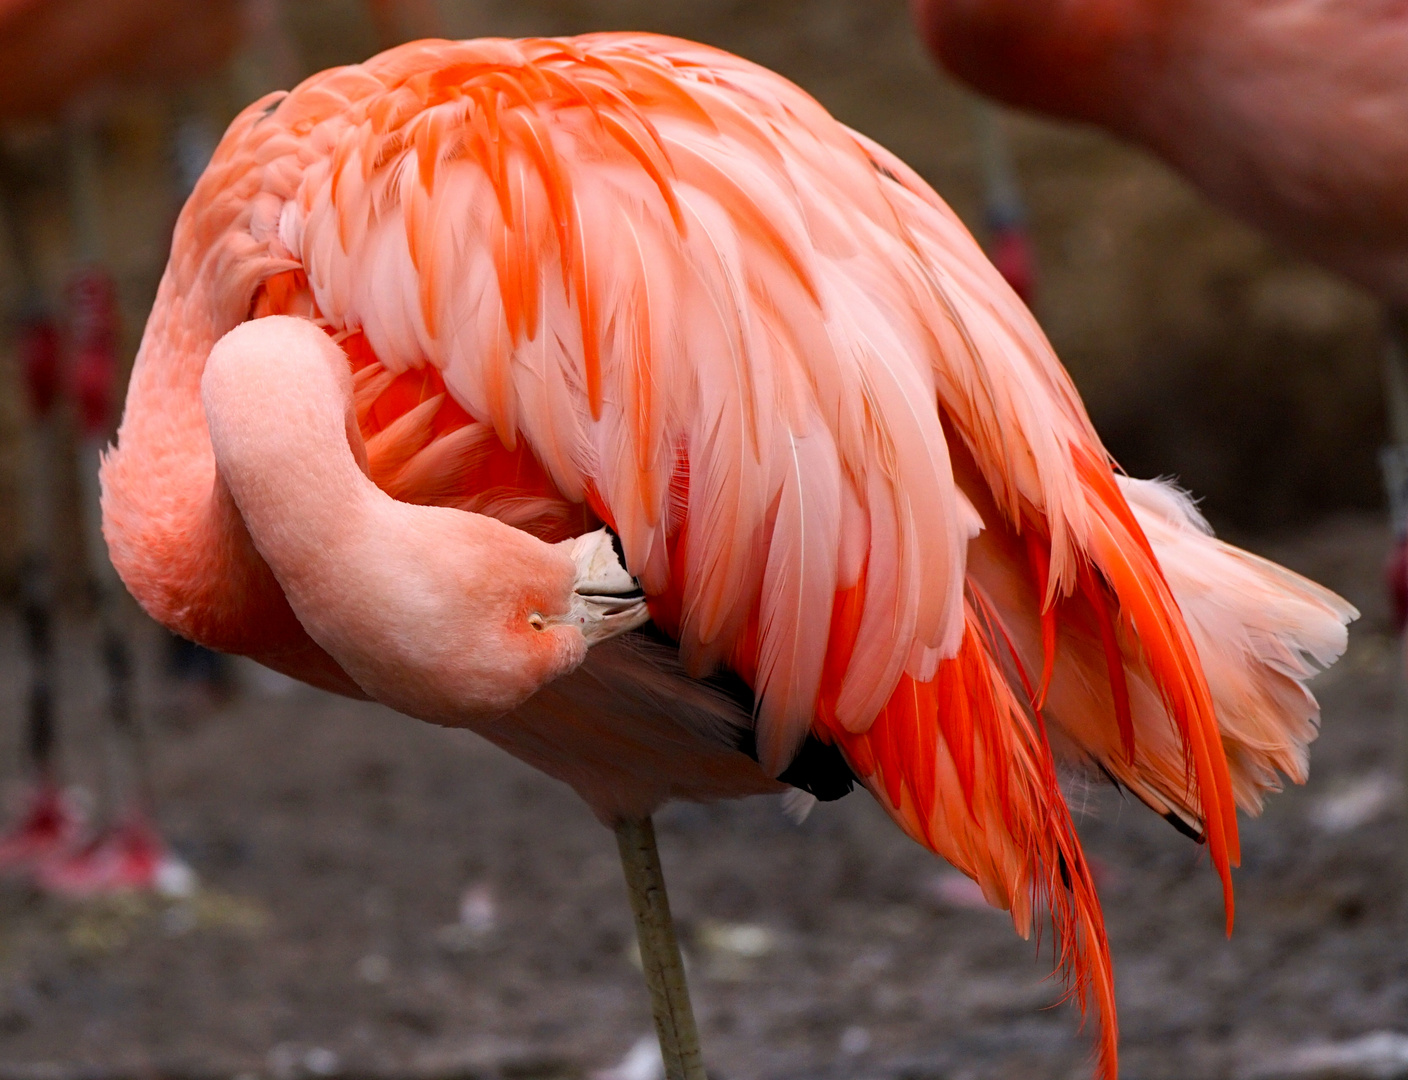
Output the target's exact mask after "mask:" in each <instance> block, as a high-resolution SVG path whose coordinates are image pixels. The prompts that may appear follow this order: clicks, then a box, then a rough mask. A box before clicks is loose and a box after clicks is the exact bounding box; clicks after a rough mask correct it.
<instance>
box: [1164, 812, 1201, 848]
mask: <svg viewBox="0 0 1408 1080" xmlns="http://www.w3.org/2000/svg"><path fill="white" fill-rule="evenodd" d="M1164 820H1165V821H1167V822H1168V823H1169V824H1170V825H1172V826H1173V827H1174V828H1175V829H1177V830H1178V831H1179V832H1181V833H1182V834H1183V835H1184V836H1186V837H1188V839H1189V840H1192V841H1193V842H1194V843H1195V844H1205V843H1207V834H1206V833H1200V832H1198V831H1196V830H1195V829H1194V828H1193V826H1191V825H1189V824H1188V822H1186V821H1184V820H1183V819H1182V818H1181V817H1179V816H1178V815H1177V814H1175V813H1174V812H1173V811H1172V810H1170V811H1169V812H1168V813H1167V814H1165V815H1164Z"/></svg>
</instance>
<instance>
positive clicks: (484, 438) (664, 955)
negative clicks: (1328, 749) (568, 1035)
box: [101, 33, 1355, 1080]
mask: <svg viewBox="0 0 1408 1080" xmlns="http://www.w3.org/2000/svg"><path fill="white" fill-rule="evenodd" d="M101 479H102V487H103V494H102V505H103V517H104V520H103V527H104V532H105V535H106V537H107V541H108V544H109V549H110V552H111V555H112V559H113V564H114V566H115V567H116V568H117V570H118V572H119V573H120V575H121V576H122V579H123V581H124V582H125V583H126V584H127V587H128V588H129V589H130V590H131V592H132V594H133V595H134V596H135V597H136V598H137V600H138V601H139V602H140V603H141V604H142V605H143V607H145V608H146V610H147V611H148V612H150V613H151V614H152V616H153V617H155V618H156V619H157V620H159V621H160V622H162V623H164V624H166V625H167V626H169V627H171V628H173V629H174V630H176V631H178V632H179V633H182V634H184V635H186V636H188V637H191V638H193V639H195V640H197V641H200V642H202V643H204V644H206V645H208V646H210V647H212V648H217V649H222V650H226V651H231V652H237V653H243V654H245V655H248V656H251V657H253V658H254V659H256V660H258V661H260V662H261V663H264V664H267V665H269V666H270V667H273V668H275V669H277V670H280V671H283V672H286V673H288V674H290V675H293V676H296V677H298V678H300V679H303V680H306V681H308V682H310V683H312V684H314V685H316V686H321V687H324V688H326V689H330V690H334V691H337V692H340V693H344V694H348V695H353V696H363V697H370V698H374V699H376V700H378V701H380V702H383V703H385V704H386V705H388V706H390V707H391V708H393V709H396V710H398V711H400V712H403V713H406V714H407V715H409V716H412V717H418V718H420V719H423V720H427V721H430V722H432V723H438V724H446V725H451V726H459V727H467V728H469V729H471V730H473V731H475V732H477V733H479V734H480V735H482V736H484V737H485V738H487V739H489V740H490V741H492V742H494V743H496V744H497V745H499V746H500V747H502V748H504V749H505V750H507V751H508V752H509V753H511V754H514V755H515V756H517V757H519V758H521V759H522V760H524V761H526V762H528V763H529V764H531V765H533V766H536V767H537V768H539V769H541V770H542V771H543V772H545V773H547V774H549V775H550V776H553V777H556V778H557V779H560V780H562V781H563V782H565V783H567V784H568V785H570V786H571V787H572V788H574V789H575V790H576V791H577V792H578V794H579V795H580V796H581V797H582V798H583V800H584V801H585V802H586V804H587V805H588V807H589V808H590V809H591V810H592V811H593V813H594V814H595V815H596V816H597V817H598V818H599V819H600V820H601V821H602V822H603V823H604V824H605V825H607V826H608V827H610V828H613V829H614V830H615V831H616V835H617V839H618V844H619V848H620V852H621V858H622V863H623V867H624V870H625V875H626V878H627V882H628V885H629V891H630V896H631V900H632V906H633V910H634V911H635V914H636V923H637V931H638V934H639V937H640V939H641V951H642V956H643V959H644V964H643V966H644V968H645V972H646V978H647V983H648V986H649V987H650V990H651V997H652V1005H653V1010H654V1013H655V1019H656V1025H657V1029H658V1032H659V1035H660V1038H661V1044H662V1054H663V1057H664V1060H665V1063H666V1067H667V1072H668V1074H669V1076H670V1077H672V1078H684V1077H688V1078H690V1080H700V1078H702V1077H703V1075H704V1073H703V1070H702V1065H701V1064H700V1062H701V1056H700V1049H699V1042H698V1037H697V1033H696V1030H695V1026H694V1022H693V1018H692V1014H691V1012H690V1009H689V1004H688V993H687V988H686V986H685V982H684V974H683V969H682V967H681V965H680V962H679V953H678V948H677V946H676V944H675V939H674V933H673V929H672V927H671V923H670V920H669V914H668V901H667V899H666V894H665V888H664V880H663V877H662V876H661V873H660V867H659V860H658V854H657V851H656V846H655V841H654V834H653V831H652V829H651V826H650V815H651V814H652V813H653V812H654V811H655V810H656V809H657V808H658V807H659V806H660V805H661V804H663V803H664V802H666V801H669V800H672V799H682V800H695V801H708V800H716V799H722V798H735V797H740V796H746V795H753V794H761V793H769V792H772V793H781V792H785V791H787V790H788V789H789V788H790V789H800V790H801V791H802V792H805V793H808V794H809V795H810V796H812V797H815V798H819V799H833V798H838V797H840V796H842V795H844V794H845V793H846V792H848V791H849V790H851V788H852V787H853V786H854V784H855V783H857V782H858V783H860V784H861V785H862V786H864V787H865V788H866V789H868V791H869V792H870V793H871V795H872V796H873V797H874V798H875V799H876V800H877V801H878V802H879V803H880V805H881V806H882V807H884V809H885V810H886V811H887V812H888V813H889V815H890V816H891V817H892V818H893V820H894V821H895V823H896V825H897V826H898V827H899V828H901V829H902V830H904V831H905V832H906V833H907V834H908V835H909V836H911V837H912V838H914V839H915V840H916V841H918V842H919V843H920V844H923V845H924V846H926V847H928V848H930V849H932V850H933V851H935V852H937V853H938V854H940V855H942V856H944V857H945V858H947V859H948V860H949V861H950V862H952V863H953V864H954V865H955V866H957V867H958V868H959V869H961V870H962V871H964V872H965V873H967V874H968V875H969V876H971V877H972V878H974V879H975V880H976V881H977V882H978V884H979V885H980V886H981V888H982V890H983V894H984V896H985V897H986V898H987V899H988V900H989V902H991V903H992V904H994V905H996V906H997V907H999V908H1004V909H1006V910H1008V911H1010V913H1011V917H1012V920H1013V923H1014V925H1015V927H1016V929H1017V930H1018V931H1019V932H1021V933H1023V934H1026V933H1029V932H1030V931H1031V929H1032V927H1033V925H1034V924H1035V922H1036V921H1037V920H1038V918H1040V917H1042V914H1041V913H1042V912H1043V911H1044V910H1049V912H1050V915H1051V918H1052V920H1053V922H1054V925H1055V928H1056V931H1057V940H1058V941H1059V946H1058V947H1057V956H1058V957H1059V960H1060V963H1061V966H1062V968H1063V970H1064V971H1065V973H1066V975H1067V976H1068V978H1069V980H1070V984H1071V988H1072V991H1073V993H1074V994H1075V995H1076V997H1077V998H1078V999H1079V1001H1080V1002H1081V1006H1082V1010H1083V1011H1085V1010H1091V1011H1093V1012H1096V1013H1098V1015H1099V1021H1100V1035H1099V1041H1098V1057H1099V1068H1100V1071H1101V1073H1102V1074H1103V1075H1104V1076H1106V1077H1114V1076H1115V1075H1116V1059H1117V1045H1116V1027H1117V1024H1116V1016H1115V1000H1114V991H1113V985H1114V984H1113V976H1112V973H1111V966H1110V957H1109V948H1108V944H1107V942H1106V936H1105V930H1104V925H1103V922H1102V918H1101V912H1100V905H1099V900H1098V898H1097V896H1096V892H1095V886H1094V884H1093V882H1092V879H1091V875H1090V870H1089V867H1088V865H1087V862H1086V859H1085V857H1084V855H1083V854H1082V851H1081V846H1080V842H1079V839H1078V837H1077V835H1076V832H1075V829H1074V827H1073V824H1072V821H1071V815H1070V812H1069V809H1068V807H1067V805H1066V802H1065V799H1064V798H1063V796H1062V793H1061V789H1060V787H1059V785H1058V783H1057V772H1056V769H1057V765H1058V762H1069V763H1073V764H1075V765H1078V766H1081V767H1084V768H1086V769H1088V770H1090V771H1091V772H1093V773H1100V774H1103V775H1105V776H1107V777H1109V778H1110V779H1111V780H1112V781H1113V782H1115V783H1117V784H1119V785H1121V786H1122V787H1124V788H1125V789H1127V790H1128V791H1129V792H1131V793H1132V794H1133V795H1134V796H1135V797H1137V798H1138V799H1140V800H1141V801H1143V802H1144V803H1146V804H1147V805H1148V806H1150V807H1151V808H1152V809H1153V810H1154V811H1155V812H1157V813H1159V814H1161V815H1163V816H1164V817H1165V818H1167V819H1168V820H1169V821H1170V823H1171V824H1173V825H1174V827H1175V828H1177V829H1178V830H1179V831H1180V832H1183V833H1186V834H1188V835H1190V836H1192V837H1194V838H1196V839H1198V840H1200V841H1202V842H1205V843H1206V845H1207V849H1208V851H1209V853H1210V856H1211V862H1212V864H1213V866H1214V867H1215V868H1216V871H1217V873H1218V874H1219V876H1220V878H1221V881H1222V885H1223V889H1224V896H1225V900H1226V909H1227V919H1228V927H1229V929H1230V926H1231V918H1232V893H1231V876H1230V871H1231V867H1232V866H1233V865H1234V864H1235V863H1236V862H1237V861H1238V839H1237V822H1236V809H1237V808H1238V807H1241V808H1242V809H1244V810H1245V811H1247V812H1250V813H1256V812H1257V811H1258V810H1259V809H1260V807H1261V805H1262V800H1263V797H1264V795H1265V794H1266V793H1267V792H1269V791H1272V790H1275V789H1277V788H1278V787H1279V785H1280V781H1281V776H1282V775H1284V776H1286V777H1289V778H1290V779H1291V780H1293V781H1297V782H1299V781H1303V780H1304V778H1305V775H1306V765H1307V744H1308V743H1309V742H1310V740H1311V739H1312V738H1313V737H1314V735H1315V731H1316V726H1317V720H1318V709H1317V706H1316V704H1315V701H1314V699H1313V697H1312V696H1311V695H1310V693H1309V691H1308V689H1307V688H1306V686H1305V682H1306V680H1307V678H1308V677H1309V676H1310V675H1311V674H1312V672H1313V671H1315V670H1316V669H1317V668H1318V667H1319V666H1322V665H1326V664H1329V663H1330V662H1332V661H1333V660H1334V659H1335V658H1336V657H1337V656H1338V655H1339V654H1340V652H1341V651H1342V650H1343V648H1344V646H1345V641H1346V630H1345V627H1346V625H1347V623H1348V621H1349V620H1350V619H1352V618H1353V617H1354V615H1355V612H1354V611H1353V609H1352V608H1351V607H1350V606H1349V605H1348V604H1346V603H1345V602H1344V601H1343V600H1341V599H1339V598H1338V597H1336V596H1335V595H1334V594H1332V593H1330V592H1328V591H1327V590H1325V589H1322V588H1321V587H1319V586H1317V585H1315V584H1313V583H1311V582H1309V581H1306V580H1305V579H1303V578H1300V577H1298V576H1297V575H1295V574H1292V573H1291V572H1289V571H1287V570H1284V569H1282V568H1280V567H1278V566H1275V565H1274V564H1272V563H1269V562H1267V561H1264V560H1262V559H1260V558H1258V557H1256V556H1254V555H1250V554H1248V553H1246V552H1243V551H1239V550H1238V549H1236V548H1233V547H1231V546H1229V545H1226V544H1224V543H1222V542H1220V541H1219V540H1217V539H1216V538H1215V537H1214V536H1213V535H1212V534H1211V532H1210V531H1209V530H1208V529H1207V527H1206V525H1205V524H1204V523H1203V522H1202V520H1201V518H1199V516H1198V514H1197V512H1196V510H1195V509H1194V507H1193V505H1192V503H1191V501H1190V500H1189V498H1188V497H1186V496H1185V495H1183V494H1182V493H1181V492H1179V491H1178V490H1176V489H1174V488H1173V487H1171V486H1169V485H1167V484H1162V483H1158V482H1151V481H1140V480H1134V479H1130V478H1128V477H1125V476H1123V475H1121V474H1119V473H1118V472H1117V471H1115V470H1114V468H1113V467H1112V464H1111V461H1110V458H1109V456H1108V454H1107V453H1106V452H1105V450H1104V449H1103V447H1102V446H1101V444H1100V441H1099V439H1098V437H1097V436H1096V434H1095V432H1094V430H1093V429H1092V427H1091V424H1090V422H1089V420H1088V418H1087V416H1086V413H1085V410H1084V408H1083V407H1082V405H1081V402H1080V400H1079V398H1078V396H1077V394H1076V391H1075V389H1074V387H1073V385H1072V383H1071V381H1070V379H1069V378H1068V377H1067V375H1066V374H1065V372H1064V371H1063V370H1062V368H1061V367H1060V365H1059V363H1058V361H1057V359H1056V357H1055V356H1054V354H1053V353H1052V351H1051V348H1050V346H1049V345H1048V343H1047V342H1046V339H1045V338H1044V337H1043V335H1042V334H1041V331H1040V330H1039V328H1038V327H1037V324H1036V323H1035V321H1034V320H1033V319H1032V317H1031V315H1030V314H1029V313H1028V312H1027V310H1026V308H1025V307H1024V306H1023V305H1022V304H1021V303H1020V301H1018V299H1017V298H1016V296H1015V295H1014V294H1013V292H1012V291H1011V289H1010V288H1009V287H1008V286H1007V284H1006V283H1005V282H1004V281H1003V280H1002V278H1001V276H1000V275H999V274H998V273H997V271H996V270H995V269H994V268H993V267H992V265H991V264H990V263H989V262H988V261H987V260H986V258H984V256H983V255H982V252H981V251H980V249H979V247H978V245H977V244H976V242H975V241H974V240H973V239H972V237H971V236H970V235H969V234H968V232H967V231H966V230H965V229H964V228H963V227H962V225H961V224H960V223H959V221H958V219H957V218H956V217H955V216H954V215H953V213H952V212H951V211H950V210H949V209H948V207H947V206H946V205H945V204H944V203H943V202H942V201H941V200H940V198H939V197H938V195H936V194H935V193H934V192H933V191H932V190H931V189H930V188H929V187H928V186H927V185H926V184H925V183H924V182H923V181H922V180H921V179H920V178H919V177H918V176H917V175H916V174H915V173H914V172H913V171H912V170H910V169H909V168H908V167H907V166H905V165H904V163H903V162H901V161H899V160H898V159H897V158H896V157H894V156H893V155H892V154H890V153H888V152H887V151H886V150H884V149H883V148H882V147H880V146H878V145H877V144H875V143H874V142H872V141H870V140H869V139H867V138H866V137H865V136H863V135H860V134H858V133H856V132H854V131H851V130H849V129H848V128H846V127H844V126H842V125H841V124H839V123H838V122H837V121H835V120H834V119H832V118H831V117H830V116H829V115H828V114H827V113H826V112H825V111H824V110H823V109H822V108H821V106H820V105H818V104H817V103H816V102H815V101H814V100H813V99H812V98H810V97H809V96H807V95H806V94H805V93H804V92H803V91H802V90H800V89H799V88H798V87H796V86H794V85H793V84H791V83H789V82H787V81H786V80H784V79H782V78H781V77H780V76H777V75H775V74H773V73H771V72H769V71H767V70H765V69H763V68H760V67H758V66H756V65H754V64H751V63H749V62H747V61H745V60H742V59H739V58H738V57H735V56H732V55H730V54H728V53H724V52H721V51H719V50H717V49H713V48H709V47H706V46H703V45H697V44H693V43H690V42H686V41H680V40H677V39H672V38H665V37H656V36H652V35H645V34H614V33H612V34H595V35H588V36H584V37H577V38H563V39H552V40H545V39H532V40H522V41H510V40H502V39H493V40H477V41H463V42H449V41H422V42H415V43H411V44H407V45H404V46H401V47H398V48H394V49H391V50H389V51H387V52H384V53H382V54H380V55H379V56H376V57H374V58H373V59H371V60H369V61H367V62H366V63H365V64H362V65H357V66H351V67H342V68H336V69H332V70H329V71H326V72H323V73H321V74H319V75H316V76H314V77H312V78H311V79H309V80H307V81H305V82H304V83H303V84H301V85H300V86H299V87H298V88H296V89H295V90H293V91H292V92H291V93H278V94H272V95H269V96H267V97H265V98H262V99H261V100H259V101H257V102H255V103H254V104H253V105H251V106H249V107H248V108H247V109H246V110H245V111H244V112H242V113H241V114H240V115H239V116H238V117H237V118H236V119H235V120H234V121H233V123H232V124H231V126H230V128H229V130H228V132H227V133H226V135H225V137H224V139H223V140H222V142H221V144H220V146H219V148H218V149H217V151H216V153H215V156H214V158H213V159H212V162H211V164H210V166H209V168H208V169H207V170H206V172H205V174H204V175H203V176H202V178H201V180H200V181H199V183H198V184H197V186H196V188H195V190H194V192H193V194H192V196H191V198H190V200H189V201H188V203H187V204H186V206H185V208H184V210H183V211H182V214H181V216H180V219H179V221H178V224H177V226H176V231H175V235H174V238H173V242H172V253H171V258H170V261H169V263H168V266H167V269H166V273H165V275H164V277H163V279H162V282H161V285H160V287H159V290H158V294H157V298H156V302H155V305H154V307H153V310H152V313H151V316H150V318H149V321H148V324H147V328H146V333H145V336H144V338H143V341H142V345H141V349H140V351H139V354H138V357H137V360H136V365H135V367H134V370H133V373H132V379H131V383H130V385H129V390H128V397H127V404H126V411H125V415H124V417H123V421H122V425H121V427H120V429H119V431H118V435H117V440H116V443H115V445H114V446H113V447H112V448H111V449H110V450H109V451H108V453H107V455H106V457H105V459H104V462H103V466H102V477H101ZM803 797H805V796H803Z"/></svg>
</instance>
